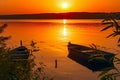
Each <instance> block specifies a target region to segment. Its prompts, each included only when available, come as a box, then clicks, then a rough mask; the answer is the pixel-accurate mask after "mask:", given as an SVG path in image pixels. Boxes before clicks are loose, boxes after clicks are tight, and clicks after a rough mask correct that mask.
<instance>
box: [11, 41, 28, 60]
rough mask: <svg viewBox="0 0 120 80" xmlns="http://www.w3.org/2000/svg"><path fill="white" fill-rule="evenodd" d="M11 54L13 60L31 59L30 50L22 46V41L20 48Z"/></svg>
mask: <svg viewBox="0 0 120 80" xmlns="http://www.w3.org/2000/svg"><path fill="white" fill-rule="evenodd" d="M11 53H12V54H11V55H12V59H13V60H24V59H28V57H29V50H28V49H27V48H26V47H25V46H23V45H22V41H20V46H19V47H17V48H15V49H13V50H12V52H11Z"/></svg>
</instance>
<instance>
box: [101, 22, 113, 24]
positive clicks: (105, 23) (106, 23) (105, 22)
mask: <svg viewBox="0 0 120 80" xmlns="http://www.w3.org/2000/svg"><path fill="white" fill-rule="evenodd" d="M102 24H113V22H102Z"/></svg>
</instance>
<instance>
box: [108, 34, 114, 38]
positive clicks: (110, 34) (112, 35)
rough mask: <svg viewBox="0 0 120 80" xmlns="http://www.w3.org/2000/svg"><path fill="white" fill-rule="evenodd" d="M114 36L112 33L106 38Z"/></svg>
mask: <svg viewBox="0 0 120 80" xmlns="http://www.w3.org/2000/svg"><path fill="white" fill-rule="evenodd" d="M114 34H115V33H112V34H110V35H108V36H107V37H106V38H109V37H111V36H113V35H114Z"/></svg>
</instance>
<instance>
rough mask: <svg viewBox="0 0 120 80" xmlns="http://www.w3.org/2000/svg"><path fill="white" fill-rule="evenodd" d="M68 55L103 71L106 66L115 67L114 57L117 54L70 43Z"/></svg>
mask: <svg viewBox="0 0 120 80" xmlns="http://www.w3.org/2000/svg"><path fill="white" fill-rule="evenodd" d="M68 52H69V54H68V57H69V58H70V59H72V60H74V61H76V62H77V63H79V64H81V65H83V66H85V67H87V68H88V69H90V70H92V71H101V70H103V69H105V68H108V67H111V68H114V64H113V59H114V56H115V54H113V53H109V52H105V51H101V50H96V49H94V48H90V47H86V46H83V45H77V44H72V43H70V42H69V43H68Z"/></svg>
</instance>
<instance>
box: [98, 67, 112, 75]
mask: <svg viewBox="0 0 120 80" xmlns="http://www.w3.org/2000/svg"><path fill="white" fill-rule="evenodd" d="M112 69H113V67H108V68H105V69H102V72H101V73H100V74H99V76H98V77H100V76H103V75H105V74H106V73H108V72H109V71H110V70H112Z"/></svg>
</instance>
